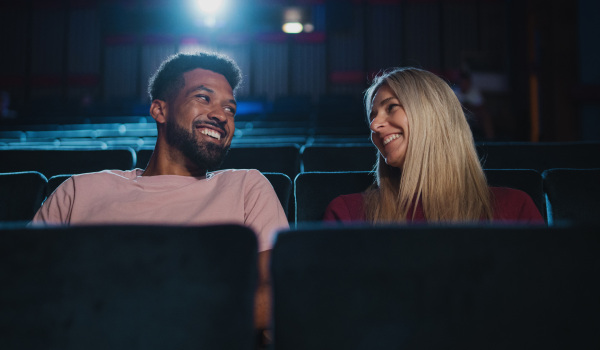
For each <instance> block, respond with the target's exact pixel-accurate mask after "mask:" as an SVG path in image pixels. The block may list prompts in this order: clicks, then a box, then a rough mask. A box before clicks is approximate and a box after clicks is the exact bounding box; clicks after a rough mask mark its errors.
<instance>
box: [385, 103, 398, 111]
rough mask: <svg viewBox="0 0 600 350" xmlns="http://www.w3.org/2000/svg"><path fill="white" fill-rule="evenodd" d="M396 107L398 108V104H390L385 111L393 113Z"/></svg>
mask: <svg viewBox="0 0 600 350" xmlns="http://www.w3.org/2000/svg"><path fill="white" fill-rule="evenodd" d="M396 107H400V105H399V104H395V103H390V104H389V105H388V107H387V111H388V112H391V111H393V110H394V109H395V108H396Z"/></svg>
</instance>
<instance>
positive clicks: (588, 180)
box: [542, 168, 600, 224]
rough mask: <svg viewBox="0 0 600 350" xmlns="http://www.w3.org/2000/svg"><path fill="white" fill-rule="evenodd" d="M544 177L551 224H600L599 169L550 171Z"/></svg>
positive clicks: (545, 172)
mask: <svg viewBox="0 0 600 350" xmlns="http://www.w3.org/2000/svg"><path fill="white" fill-rule="evenodd" d="M542 176H543V178H544V191H545V192H546V196H547V198H548V216H549V222H550V223H551V224H561V223H571V224H582V223H590V222H596V223H597V222H599V221H600V217H599V215H600V200H599V198H600V168H598V169H550V170H546V171H544V173H543V174H542Z"/></svg>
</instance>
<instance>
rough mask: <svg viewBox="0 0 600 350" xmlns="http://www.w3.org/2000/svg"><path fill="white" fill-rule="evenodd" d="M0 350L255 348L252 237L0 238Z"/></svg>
mask: <svg viewBox="0 0 600 350" xmlns="http://www.w3.org/2000/svg"><path fill="white" fill-rule="evenodd" d="M0 233H1V234H0V256H2V264H0V276H1V278H2V283H3V285H4V287H3V288H1V289H0V309H1V310H2V312H1V313H0V329H2V332H1V333H2V334H1V337H0V342H1V344H2V348H4V349H41V348H45V349H251V348H252V346H253V344H254V330H253V306H254V291H255V287H256V280H257V268H256V266H257V243H256V236H255V234H254V233H253V232H252V231H251V230H250V229H248V228H245V227H241V226H233V225H227V226H206V227H171V226H131V225H130V226H93V227H92V226H72V227H60V228H57V227H54V228H29V229H23V228H21V229H5V230H2V231H0Z"/></svg>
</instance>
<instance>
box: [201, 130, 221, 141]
mask: <svg viewBox="0 0 600 350" xmlns="http://www.w3.org/2000/svg"><path fill="white" fill-rule="evenodd" d="M200 133H201V134H203V135H208V136H210V137H212V138H215V139H217V140H220V139H221V134H219V133H218V132H216V131H214V130H210V129H202V130H200Z"/></svg>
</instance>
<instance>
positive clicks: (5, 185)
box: [0, 169, 600, 225]
mask: <svg viewBox="0 0 600 350" xmlns="http://www.w3.org/2000/svg"><path fill="white" fill-rule="evenodd" d="M485 173H486V176H487V178H488V183H489V184H490V185H491V186H501V187H510V188H516V189H520V190H522V191H524V192H526V193H527V194H528V195H529V196H530V197H531V198H532V199H533V201H534V203H535V205H536V206H537V208H538V209H539V211H540V213H542V215H543V216H544V218H545V219H546V221H547V222H548V223H549V224H550V225H557V224H560V223H563V222H568V223H586V222H597V221H598V219H597V214H598V213H599V212H600V202H599V201H598V200H597V198H599V197H600V181H598V179H600V169H551V170H547V171H544V172H543V173H542V174H540V173H539V172H537V171H535V170H527V169H514V170H508V169H488V170H485ZM264 174H265V176H266V177H267V179H268V180H269V181H270V182H271V184H272V185H273V188H274V189H275V192H276V193H277V196H278V198H279V201H280V202H281V205H282V207H283V208H284V211H285V213H286V215H287V217H288V219H289V221H290V222H295V223H296V224H298V223H306V222H314V221H320V220H321V219H322V218H323V214H324V212H325V209H326V207H327V205H328V204H329V203H330V202H331V200H333V199H334V198H335V197H337V196H339V195H342V194H349V193H356V192H362V191H364V190H365V189H367V188H368V187H369V186H370V185H371V184H372V183H373V174H372V173H370V172H306V173H301V174H299V175H298V176H297V177H296V178H295V180H294V182H293V184H292V180H291V179H290V178H289V177H288V176H287V175H285V174H282V173H264ZM69 176H70V175H56V176H53V177H51V178H50V179H48V180H47V179H46V177H45V176H44V175H42V174H41V173H38V172H20V173H4V174H0V197H1V199H2V201H1V203H0V221H19V220H31V218H33V215H34V214H35V212H36V211H37V209H38V208H39V207H40V205H41V203H42V201H43V200H44V199H45V198H46V197H47V196H48V195H50V194H51V193H52V192H53V191H54V190H55V189H56V188H57V187H58V186H59V185H60V184H61V183H62V182H63V181H64V180H66V179H67V178H68V177H69Z"/></svg>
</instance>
